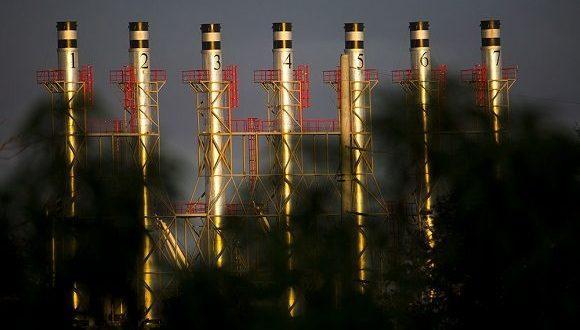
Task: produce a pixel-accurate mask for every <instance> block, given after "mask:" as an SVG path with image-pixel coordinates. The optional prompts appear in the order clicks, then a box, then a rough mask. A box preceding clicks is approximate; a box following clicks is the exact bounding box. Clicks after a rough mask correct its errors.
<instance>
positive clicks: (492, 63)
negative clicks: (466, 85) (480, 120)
mask: <svg viewBox="0 0 580 330" xmlns="http://www.w3.org/2000/svg"><path fill="white" fill-rule="evenodd" d="M480 26H481V56H482V62H483V66H484V67H485V69H486V73H487V76H486V78H487V99H488V106H489V110H490V113H491V128H492V133H493V139H494V141H495V143H498V144H499V143H500V142H501V138H502V130H503V127H502V126H503V123H502V121H501V119H502V118H501V116H503V114H502V109H501V107H502V101H503V91H502V86H503V84H502V56H501V40H500V21H499V20H493V19H490V20H485V21H481V25H480Z"/></svg>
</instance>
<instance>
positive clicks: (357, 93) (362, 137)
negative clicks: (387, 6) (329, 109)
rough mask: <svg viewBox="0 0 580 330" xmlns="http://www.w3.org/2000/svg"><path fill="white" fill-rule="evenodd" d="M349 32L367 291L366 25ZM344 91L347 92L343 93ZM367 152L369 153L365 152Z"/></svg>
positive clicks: (356, 187) (354, 158) (361, 258)
mask: <svg viewBox="0 0 580 330" xmlns="http://www.w3.org/2000/svg"><path fill="white" fill-rule="evenodd" d="M344 29H345V50H344V52H345V54H346V55H348V62H349V68H350V72H349V80H350V92H349V94H350V104H351V115H350V116H349V117H350V125H351V132H352V133H351V137H350V146H351V170H352V175H353V181H352V205H351V208H352V212H353V214H354V217H355V222H356V227H357V268H358V274H357V280H358V282H359V288H360V290H361V291H363V292H364V290H365V286H366V283H367V281H368V280H369V278H368V271H369V250H368V242H367V237H368V233H367V229H366V219H365V216H366V205H365V204H366V201H365V189H366V188H365V187H366V184H367V182H366V174H368V172H367V167H366V165H367V164H366V162H367V159H366V158H367V157H368V149H369V144H368V143H369V142H370V140H369V138H370V135H369V134H368V133H369V132H368V131H367V128H368V127H367V125H366V124H367V123H366V117H367V112H368V110H369V109H368V105H367V101H368V100H367V98H366V97H365V96H366V93H365V91H366V89H367V88H368V84H366V83H365V81H366V79H365V65H366V63H365V62H366V59H365V52H364V24H363V23H346V24H345V25H344ZM342 92H344V91H342ZM365 150H366V151H365Z"/></svg>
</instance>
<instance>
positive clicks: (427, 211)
mask: <svg viewBox="0 0 580 330" xmlns="http://www.w3.org/2000/svg"><path fill="white" fill-rule="evenodd" d="M423 76H426V77H429V78H428V80H425V79H424V78H422V75H421V74H420V72H419V70H417V69H406V70H394V71H392V72H391V78H392V82H393V83H394V84H398V85H400V86H401V88H402V90H403V92H404V93H405V99H406V103H407V104H408V105H409V106H412V107H413V109H412V110H413V111H414V112H415V113H414V114H416V115H417V117H416V118H417V120H416V122H417V124H418V125H417V127H420V134H421V142H422V145H421V156H420V157H419V159H417V165H418V166H417V170H416V180H415V181H416V183H417V185H416V190H415V191H413V193H412V194H411V198H412V200H413V202H414V203H415V204H416V205H417V208H416V209H417V213H416V214H413V215H412V217H413V218H414V223H415V224H417V225H418V228H419V230H420V231H422V232H424V233H426V237H427V240H428V242H429V243H430V244H432V242H433V228H431V226H432V220H431V219H430V218H431V217H432V209H431V204H432V201H431V200H432V195H433V190H434V187H435V185H436V179H435V178H434V177H433V173H432V172H431V171H432V165H431V153H432V151H433V143H434V134H436V133H437V131H438V127H437V121H436V120H435V118H434V117H435V112H436V111H437V109H439V106H440V103H441V99H442V97H443V94H444V92H445V87H446V83H447V66H446V65H440V66H438V67H437V68H435V69H431V70H430V72H429V74H428V75H423Z"/></svg>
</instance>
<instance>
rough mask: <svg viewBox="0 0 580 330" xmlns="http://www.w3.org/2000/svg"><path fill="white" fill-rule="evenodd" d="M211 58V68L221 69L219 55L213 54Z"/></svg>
mask: <svg viewBox="0 0 580 330" xmlns="http://www.w3.org/2000/svg"><path fill="white" fill-rule="evenodd" d="M213 58H215V66H214V67H213V69H214V70H216V71H217V70H219V69H221V67H222V62H221V59H220V56H219V55H214V56H213Z"/></svg>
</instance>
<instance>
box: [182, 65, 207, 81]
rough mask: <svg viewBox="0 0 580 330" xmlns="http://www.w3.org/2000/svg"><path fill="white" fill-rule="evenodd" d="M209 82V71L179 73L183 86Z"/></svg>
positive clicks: (198, 70)
mask: <svg viewBox="0 0 580 330" xmlns="http://www.w3.org/2000/svg"><path fill="white" fill-rule="evenodd" d="M202 81H209V70H203V69H197V70H187V71H182V72H181V82H183V83H184V84H189V83H200V82H202Z"/></svg>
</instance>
